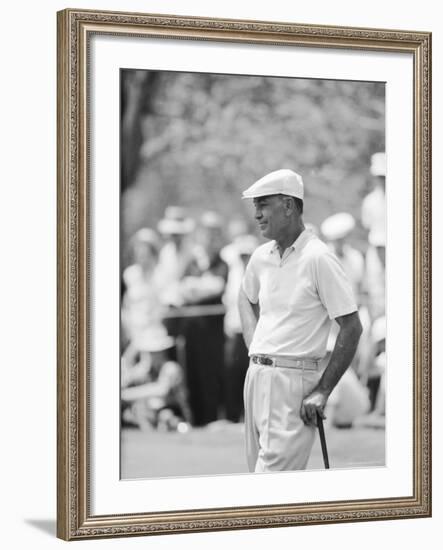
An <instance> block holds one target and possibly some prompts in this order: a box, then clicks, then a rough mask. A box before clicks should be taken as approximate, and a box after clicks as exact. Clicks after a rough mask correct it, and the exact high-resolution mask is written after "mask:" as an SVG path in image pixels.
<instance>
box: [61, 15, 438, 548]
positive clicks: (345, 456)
mask: <svg viewBox="0 0 443 550" xmlns="http://www.w3.org/2000/svg"><path fill="white" fill-rule="evenodd" d="M57 68H58V172H57V177H58V184H57V185H58V186H57V192H58V201H57V202H58V373H57V374H58V379H57V380H58V389H57V398H58V472H57V486H58V511H57V524H58V536H59V537H60V538H62V539H65V540H73V539H85V538H103V537H117V536H130V535H156V534H168V533H185V532H197V531H216V530H228V529H249V528H259V527H278V526H291V525H293V526H295V525H307V524H319V523H335V522H353V521H368V520H382V519H401V518H414V517H427V516H430V515H431V435H430V434H431V432H430V428H431V354H430V343H431V275H430V274H431V220H430V217H431V87H430V86H431V35H430V33H428V32H420V31H402V30H386V29H363V28H347V27H328V26H315V25H302V24H293V23H291V24H289V23H277V22H262V21H252V20H251V21H246V20H245V21H236V20H221V19H208V18H202V17H188V16H186V17H182V16H172V15H152V14H138V13H137V14H136V13H117V12H102V11H100V12H96V11H88V10H76V9H68V10H64V11H61V12H59V13H58V65H57ZM242 199H245V200H242Z"/></svg>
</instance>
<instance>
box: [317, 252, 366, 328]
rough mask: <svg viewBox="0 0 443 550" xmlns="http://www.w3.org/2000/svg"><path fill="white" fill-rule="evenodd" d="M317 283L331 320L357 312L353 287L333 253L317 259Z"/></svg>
mask: <svg viewBox="0 0 443 550" xmlns="http://www.w3.org/2000/svg"><path fill="white" fill-rule="evenodd" d="M315 281H316V287H317V292H318V295H319V297H320V300H321V302H322V304H323V305H324V307H325V308H326V311H327V312H328V316H329V318H330V319H336V318H337V317H341V316H342V315H348V314H349V313H353V312H354V311H357V309H358V308H357V304H356V302H355V298H354V294H353V292H352V286H351V284H350V282H349V280H348V278H347V276H346V274H345V271H344V269H343V267H342V265H341V263H340V261H339V260H338V258H337V256H335V254H333V253H332V252H326V253H324V254H321V255H319V256H318V257H317V258H316V263H315Z"/></svg>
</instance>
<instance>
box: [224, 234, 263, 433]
mask: <svg viewBox="0 0 443 550" xmlns="http://www.w3.org/2000/svg"><path fill="white" fill-rule="evenodd" d="M258 244H259V243H258V240H257V238H256V237H254V236H253V235H241V236H237V237H236V238H235V239H234V241H233V242H232V243H231V244H229V245H228V246H229V247H230V252H231V254H230V264H229V274H228V282H227V284H226V292H225V295H224V303H225V306H226V315H225V325H224V326H225V335H226V346H225V358H226V361H225V403H226V418H227V419H228V420H230V421H231V422H239V421H240V420H241V417H242V416H243V411H244V405H243V385H244V381H245V376H246V371H247V370H248V365H249V357H248V350H247V348H246V345H245V343H244V340H243V332H242V327H241V321H240V313H239V311H238V293H239V290H240V286H241V282H242V279H243V275H244V272H245V268H246V265H247V264H248V261H249V258H250V257H251V255H252V253H253V252H254V250H255V249H256V248H257V246H258ZM226 248H227V247H225V249H226Z"/></svg>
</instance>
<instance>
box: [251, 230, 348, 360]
mask: <svg viewBox="0 0 443 550" xmlns="http://www.w3.org/2000/svg"><path fill="white" fill-rule="evenodd" d="M242 287H243V290H244V291H245V293H246V296H247V297H248V299H249V301H250V302H251V303H253V304H256V303H259V305H260V317H259V320H258V323H257V327H256V329H255V332H254V337H253V339H252V342H251V346H250V348H249V355H253V354H268V355H285V356H293V357H300V358H307V357H309V358H313V359H320V358H322V357H323V356H324V355H325V353H326V343H327V340H328V334H329V330H330V328H331V324H332V320H333V319H335V318H336V317H340V316H342V315H347V314H349V313H352V312H354V311H357V305H356V302H355V299H354V296H353V293H352V287H351V284H350V283H349V281H348V279H347V277H346V275H345V272H344V270H343V268H342V266H341V264H340V262H339V260H338V258H337V257H336V256H335V254H333V253H332V252H331V251H330V250H329V248H328V247H327V246H326V244H325V243H323V242H322V241H321V240H320V239H319V238H318V237H316V236H315V235H314V234H313V233H311V232H310V231H307V230H304V231H303V232H302V233H301V234H300V235H299V237H298V238H297V239H296V240H295V242H294V243H293V244H292V246H290V247H289V248H287V249H286V250H285V252H284V254H283V257H282V258H280V254H279V252H278V248H277V243H276V242H275V241H271V242H269V243H266V244H264V245H262V246H260V247H259V248H257V249H256V250H255V252H254V253H253V254H252V256H251V258H250V260H249V263H248V266H247V268H246V271H245V274H244V277H243V281H242Z"/></svg>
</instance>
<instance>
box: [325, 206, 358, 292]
mask: <svg viewBox="0 0 443 550" xmlns="http://www.w3.org/2000/svg"><path fill="white" fill-rule="evenodd" d="M354 228H355V219H354V217H353V216H352V215H351V214H349V213H348V212H340V213H338V214H334V215H333V216H329V218H326V219H325V220H324V221H323V223H322V224H321V232H322V234H323V236H324V238H325V239H326V241H327V243H328V244H329V246H330V248H331V250H332V252H334V254H335V255H336V256H337V257H338V259H339V260H340V262H341V264H342V266H343V269H344V270H345V273H346V275H347V276H348V279H349V281H350V283H351V285H352V290H353V291H354V296H355V297H356V298H357V301H359V296H360V292H361V284H362V281H363V275H364V259H363V255H362V253H361V252H360V251H359V250H357V249H356V248H354V247H353V246H352V245H351V244H349V237H350V235H351V233H352V231H353V230H354Z"/></svg>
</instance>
